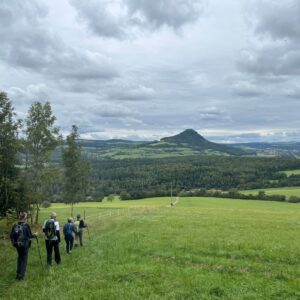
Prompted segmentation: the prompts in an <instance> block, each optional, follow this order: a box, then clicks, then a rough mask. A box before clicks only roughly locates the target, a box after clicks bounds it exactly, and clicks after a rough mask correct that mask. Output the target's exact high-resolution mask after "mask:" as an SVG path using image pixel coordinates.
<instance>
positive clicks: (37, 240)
mask: <svg viewBox="0 0 300 300" xmlns="http://www.w3.org/2000/svg"><path fill="white" fill-rule="evenodd" d="M35 238H36V243H37V247H38V252H39V256H40V261H41V265H42V268H44V264H43V260H42V255H41V249H40V244H39V239H38V237H37V236H36V237H35Z"/></svg>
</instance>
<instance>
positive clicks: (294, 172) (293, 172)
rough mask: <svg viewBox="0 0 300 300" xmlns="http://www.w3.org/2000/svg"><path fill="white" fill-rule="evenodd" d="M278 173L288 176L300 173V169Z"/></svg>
mask: <svg viewBox="0 0 300 300" xmlns="http://www.w3.org/2000/svg"><path fill="white" fill-rule="evenodd" d="M280 173H284V174H286V175H287V176H288V177H289V176H291V175H300V170H290V171H282V172H280Z"/></svg>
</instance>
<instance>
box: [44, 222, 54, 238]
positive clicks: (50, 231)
mask: <svg viewBox="0 0 300 300" xmlns="http://www.w3.org/2000/svg"><path fill="white" fill-rule="evenodd" d="M44 232H45V235H46V238H47V239H48V240H52V239H53V238H54V237H55V236H56V230H55V223H54V220H52V219H50V220H48V221H47V222H46V224H45V229H44Z"/></svg>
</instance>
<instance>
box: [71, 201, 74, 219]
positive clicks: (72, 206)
mask: <svg viewBox="0 0 300 300" xmlns="http://www.w3.org/2000/svg"><path fill="white" fill-rule="evenodd" d="M73 209H74V203H73V202H72V203H71V217H72V218H73Z"/></svg>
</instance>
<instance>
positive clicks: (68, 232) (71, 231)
mask: <svg viewBox="0 0 300 300" xmlns="http://www.w3.org/2000/svg"><path fill="white" fill-rule="evenodd" d="M63 232H64V236H65V238H72V237H74V236H75V227H74V225H73V224H72V223H67V224H65V225H64V229H63Z"/></svg>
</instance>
